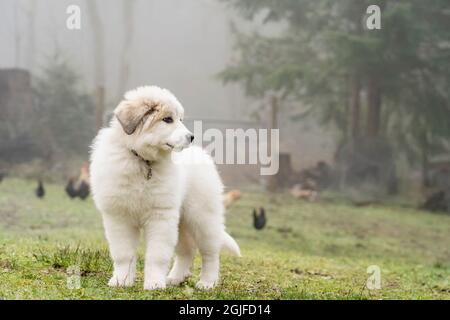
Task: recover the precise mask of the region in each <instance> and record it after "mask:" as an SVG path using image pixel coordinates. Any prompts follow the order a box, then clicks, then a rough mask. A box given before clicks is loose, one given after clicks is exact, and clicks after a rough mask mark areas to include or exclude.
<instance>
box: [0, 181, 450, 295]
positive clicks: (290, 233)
mask: <svg viewBox="0 0 450 320" xmlns="http://www.w3.org/2000/svg"><path fill="white" fill-rule="evenodd" d="M34 188H35V185H34V182H31V183H30V182H28V181H26V180H20V179H6V180H4V181H3V182H2V183H1V184H0V298H3V299H450V216H446V215H435V214H430V213H426V212H422V211H417V210H414V209H408V208H399V207H392V206H387V207H384V206H373V207H365V208H356V207H352V206H350V205H347V204H342V203H308V202H301V201H297V200H295V199H292V198H291V197H290V196H289V195H276V196H268V195H266V194H263V193H259V192H247V193H244V196H243V198H242V199H241V200H240V201H239V202H237V203H236V204H235V205H234V206H233V207H232V208H231V209H230V210H229V212H228V213H227V229H228V230H229V232H230V233H231V234H232V235H233V236H234V237H235V239H236V240H237V241H238V243H239V244H240V246H241V249H242V255H243V257H242V258H235V257H231V256H229V255H227V254H225V253H224V254H223V255H222V267H221V284H220V285H219V286H218V287H217V288H216V289H214V290H212V291H202V290H197V289H195V288H194V284H195V282H196V280H197V279H198V274H199V265H200V259H199V258H198V257H197V259H196V261H195V265H194V276H193V278H192V279H190V280H189V281H187V282H186V283H184V284H183V285H181V286H179V287H175V288H168V289H166V290H157V291H152V292H148V291H144V290H143V288H142V287H143V283H142V281H143V275H142V268H143V262H142V248H141V249H140V260H139V264H138V269H139V274H138V281H137V283H136V284H135V286H134V287H132V288H119V289H117V288H109V287H108V286H107V285H106V284H107V281H108V279H109V277H110V274H111V268H112V267H111V261H110V258H109V255H108V251H107V244H106V241H105V239H104V236H103V229H102V225H101V219H100V215H99V213H98V212H97V211H96V209H95V207H94V205H93V203H92V201H91V200H88V201H85V202H83V201H80V200H70V199H68V198H67V197H66V195H65V194H64V190H63V186H61V185H56V184H54V185H47V195H46V197H45V199H44V200H39V199H37V198H36V197H34V194H33V189H34ZM259 206H264V207H265V208H266V210H267V213H268V219H269V220H268V226H267V228H266V229H264V230H262V231H256V230H254V229H253V228H252V224H251V223H252V217H251V211H252V209H253V208H254V207H259ZM371 265H377V266H379V267H380V268H381V286H382V287H381V289H379V290H369V289H367V288H366V281H367V278H368V277H369V276H370V275H369V274H367V273H366V270H367V267H368V266H371ZM71 266H77V267H78V268H79V271H80V274H81V288H80V289H69V287H68V286H67V281H68V278H70V273H69V272H68V269H69V268H70V267H71Z"/></svg>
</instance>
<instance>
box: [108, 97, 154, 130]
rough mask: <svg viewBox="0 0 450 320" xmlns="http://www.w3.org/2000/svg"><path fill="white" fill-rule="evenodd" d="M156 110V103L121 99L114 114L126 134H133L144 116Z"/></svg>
mask: <svg viewBox="0 0 450 320" xmlns="http://www.w3.org/2000/svg"><path fill="white" fill-rule="evenodd" d="M155 110H156V105H152V104H150V103H146V102H143V101H139V102H134V101H122V102H121V103H120V104H119V105H118V106H117V108H116V110H114V115H115V116H116V117H117V120H119V123H120V125H121V126H122V129H123V131H125V133H126V134H128V135H131V134H133V133H134V132H135V131H136V129H137V127H138V126H139V124H140V123H141V121H142V120H143V119H144V117H145V116H148V115H150V114H151V113H153V112H154V111H155Z"/></svg>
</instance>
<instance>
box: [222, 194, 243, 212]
mask: <svg viewBox="0 0 450 320" xmlns="http://www.w3.org/2000/svg"><path fill="white" fill-rule="evenodd" d="M241 196H242V193H241V191H239V190H231V191H229V192H227V193H225V194H224V196H223V204H224V205H225V208H228V207H230V206H231V205H232V204H233V203H234V202H236V201H237V200H238V199H239V198H241Z"/></svg>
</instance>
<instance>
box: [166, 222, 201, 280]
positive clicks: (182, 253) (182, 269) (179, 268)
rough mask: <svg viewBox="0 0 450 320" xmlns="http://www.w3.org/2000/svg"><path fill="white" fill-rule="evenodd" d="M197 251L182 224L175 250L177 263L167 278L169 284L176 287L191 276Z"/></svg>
mask: <svg viewBox="0 0 450 320" xmlns="http://www.w3.org/2000/svg"><path fill="white" fill-rule="evenodd" d="M195 251H196V246H195V243H194V239H192V237H191V235H189V233H188V231H187V229H186V226H185V225H183V223H180V229H179V238H178V243H177V246H176V248H175V253H176V257H175V262H174V264H173V267H172V269H171V270H170V272H169V276H168V277H167V284H169V285H174V286H176V285H179V284H180V283H182V282H183V281H184V280H186V279H187V278H188V277H190V276H191V266H192V261H193V260H194V256H195Z"/></svg>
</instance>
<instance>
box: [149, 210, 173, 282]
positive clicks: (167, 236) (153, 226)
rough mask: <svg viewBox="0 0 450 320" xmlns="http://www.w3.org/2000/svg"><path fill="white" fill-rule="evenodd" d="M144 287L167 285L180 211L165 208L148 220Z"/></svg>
mask: <svg viewBox="0 0 450 320" xmlns="http://www.w3.org/2000/svg"><path fill="white" fill-rule="evenodd" d="M144 232H145V242H146V252H145V268H144V289H145V290H153V289H160V288H165V287H166V276H167V272H168V269H169V262H170V259H171V258H172V255H173V253H174V250H175V245H176V243H177V238H178V213H177V212H176V211H171V210H165V211H164V212H158V214H157V215H155V216H154V218H151V219H149V220H148V221H147V223H146V225H145V228H144Z"/></svg>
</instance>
